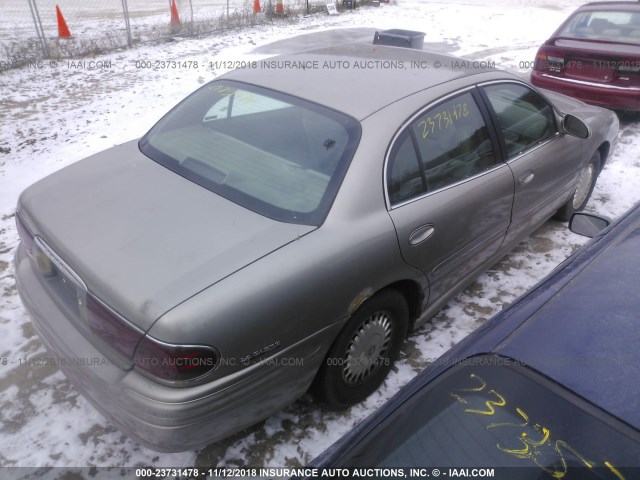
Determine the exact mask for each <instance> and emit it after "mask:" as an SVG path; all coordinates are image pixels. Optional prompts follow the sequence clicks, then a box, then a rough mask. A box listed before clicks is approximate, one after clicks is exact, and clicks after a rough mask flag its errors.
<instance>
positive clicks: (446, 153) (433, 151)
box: [387, 93, 498, 205]
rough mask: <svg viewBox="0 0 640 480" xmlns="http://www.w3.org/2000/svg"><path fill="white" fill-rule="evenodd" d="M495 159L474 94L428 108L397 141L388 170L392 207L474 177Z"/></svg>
mask: <svg viewBox="0 0 640 480" xmlns="http://www.w3.org/2000/svg"><path fill="white" fill-rule="evenodd" d="M497 161H498V159H497V156H496V155H495V151H494V149H493V143H492V141H491V137H490V135H489V130H488V128H487V125H486V123H485V121H484V118H483V116H482V113H481V112H480V110H479V108H478V106H477V104H476V102H475V100H474V98H473V95H472V94H471V93H465V94H462V95H458V96H456V97H454V98H452V99H449V100H447V101H445V102H442V103H440V104H439V105H438V106H436V107H434V108H430V109H429V110H427V111H426V112H425V113H423V114H421V115H420V116H419V117H418V118H416V119H415V120H414V121H413V122H412V123H411V125H410V126H409V128H408V129H407V130H405V131H404V132H403V133H402V134H401V135H400V136H399V137H398V139H397V140H396V142H395V144H394V147H393V149H392V151H391V154H390V156H389V163H388V166H387V189H388V192H389V199H390V202H391V205H394V204H398V203H400V202H403V201H407V200H410V199H411V198H415V197H417V196H419V195H421V194H423V193H425V192H433V191H435V190H438V189H440V188H443V187H446V186H448V185H452V184H454V183H457V182H460V181H462V180H465V179H467V178H469V177H473V176H474V175H477V174H479V173H481V172H483V171H485V170H488V169H490V168H492V167H494V166H495V165H496V163H497Z"/></svg>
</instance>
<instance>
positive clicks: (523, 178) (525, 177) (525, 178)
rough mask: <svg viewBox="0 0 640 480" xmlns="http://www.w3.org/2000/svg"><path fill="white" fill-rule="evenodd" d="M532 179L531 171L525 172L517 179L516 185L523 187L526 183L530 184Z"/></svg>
mask: <svg viewBox="0 0 640 480" xmlns="http://www.w3.org/2000/svg"><path fill="white" fill-rule="evenodd" d="M533 177H535V174H534V173H533V172H532V171H531V170H527V171H526V172H524V173H523V174H522V175H520V178H519V179H518V183H519V184H520V186H521V187H524V186H525V185H527V184H528V183H531V181H532V180H533Z"/></svg>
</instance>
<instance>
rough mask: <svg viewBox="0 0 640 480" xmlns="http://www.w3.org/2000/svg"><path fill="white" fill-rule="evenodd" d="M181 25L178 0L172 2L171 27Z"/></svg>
mask: <svg viewBox="0 0 640 480" xmlns="http://www.w3.org/2000/svg"><path fill="white" fill-rule="evenodd" d="M178 25H180V15H178V7H176V0H171V26H173V27H176V26H178Z"/></svg>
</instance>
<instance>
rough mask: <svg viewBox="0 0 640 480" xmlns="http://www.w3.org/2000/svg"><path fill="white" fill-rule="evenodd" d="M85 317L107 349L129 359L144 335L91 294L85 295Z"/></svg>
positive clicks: (90, 327)
mask: <svg viewBox="0 0 640 480" xmlns="http://www.w3.org/2000/svg"><path fill="white" fill-rule="evenodd" d="M86 317H87V323H88V324H89V329H90V330H91V331H92V332H93V333H94V334H95V335H96V336H97V337H98V338H100V339H101V340H102V341H104V342H105V343H106V344H107V345H108V346H109V347H111V348H113V349H114V350H116V351H117V352H119V353H121V354H122V355H123V356H124V357H125V358H127V359H130V358H131V357H132V356H133V352H134V350H135V349H136V346H137V345H138V342H139V341H140V338H141V337H142V336H143V335H144V332H143V331H142V330H139V329H138V328H136V327H134V326H133V325H131V324H130V323H129V322H127V321H126V320H124V319H122V318H120V317H119V315H118V314H116V313H115V312H113V311H112V310H111V309H110V308H108V307H107V306H105V305H104V304H103V303H102V302H100V300H98V299H97V298H96V297H94V296H93V295H92V294H90V293H87V295H86Z"/></svg>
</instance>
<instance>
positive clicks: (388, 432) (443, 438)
mask: <svg viewBox="0 0 640 480" xmlns="http://www.w3.org/2000/svg"><path fill="white" fill-rule="evenodd" d="M572 399H574V397H573V396H571V395H570V394H569V393H568V392H566V391H564V390H561V389H560V388H559V387H558V386H557V385H555V384H553V383H551V382H550V381H549V380H547V379H545V378H544V377H541V376H539V375H538V374H536V373H534V372H532V371H530V370H528V368H527V367H526V366H524V365H520V364H515V363H514V362H513V361H511V360H509V359H506V358H502V357H474V358H470V359H467V360H465V363H464V364H460V365H457V366H454V367H452V368H451V369H449V371H448V372H446V373H445V374H443V375H442V376H441V377H440V379H438V380H436V381H435V382H433V383H431V384H430V385H428V386H427V387H423V389H422V390H421V391H420V392H418V393H416V394H414V395H413V396H412V397H411V399H409V400H407V402H406V403H405V404H404V405H403V406H402V408H400V409H398V410H396V411H395V413H394V414H393V415H392V416H391V417H388V418H387V419H386V420H385V421H384V422H383V423H381V424H380V425H379V426H378V427H377V428H376V429H375V430H374V431H372V432H371V433H370V434H368V435H367V437H366V438H365V439H363V440H362V441H361V442H360V443H359V444H358V445H357V446H355V447H354V448H353V449H352V450H351V451H349V452H348V453H347V454H346V456H345V457H343V458H344V460H343V461H342V462H341V465H340V466H342V467H361V466H368V467H371V466H376V467H389V468H394V467H407V466H411V467H433V466H434V465H437V466H442V467H527V468H526V469H524V471H525V472H526V473H527V474H526V475H524V474H523V475H516V476H515V477H514V478H535V479H540V478H557V479H562V478H565V479H572V478H580V479H596V478H598V479H612V480H613V479H620V478H625V476H624V467H628V466H631V465H637V459H638V450H639V448H640V445H639V444H638V438H637V433H635V434H634V433H633V432H632V430H631V429H630V428H628V427H626V426H625V425H624V424H622V423H621V422H617V421H615V420H614V419H613V418H612V417H610V416H608V415H605V414H602V413H601V412H600V411H599V410H598V409H596V408H593V407H591V406H590V405H588V404H586V403H579V404H578V403H574V402H573V401H571V400H572ZM575 400H576V401H578V402H581V401H580V400H579V399H577V398H576V399H575ZM594 413H595V415H594ZM609 421H611V422H613V424H615V425H617V426H619V427H620V430H619V429H617V428H616V427H614V426H613V424H612V423H610V422H609ZM634 435H635V437H636V438H635V439H634V438H633V436H634ZM626 478H631V476H629V477H626Z"/></svg>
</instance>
